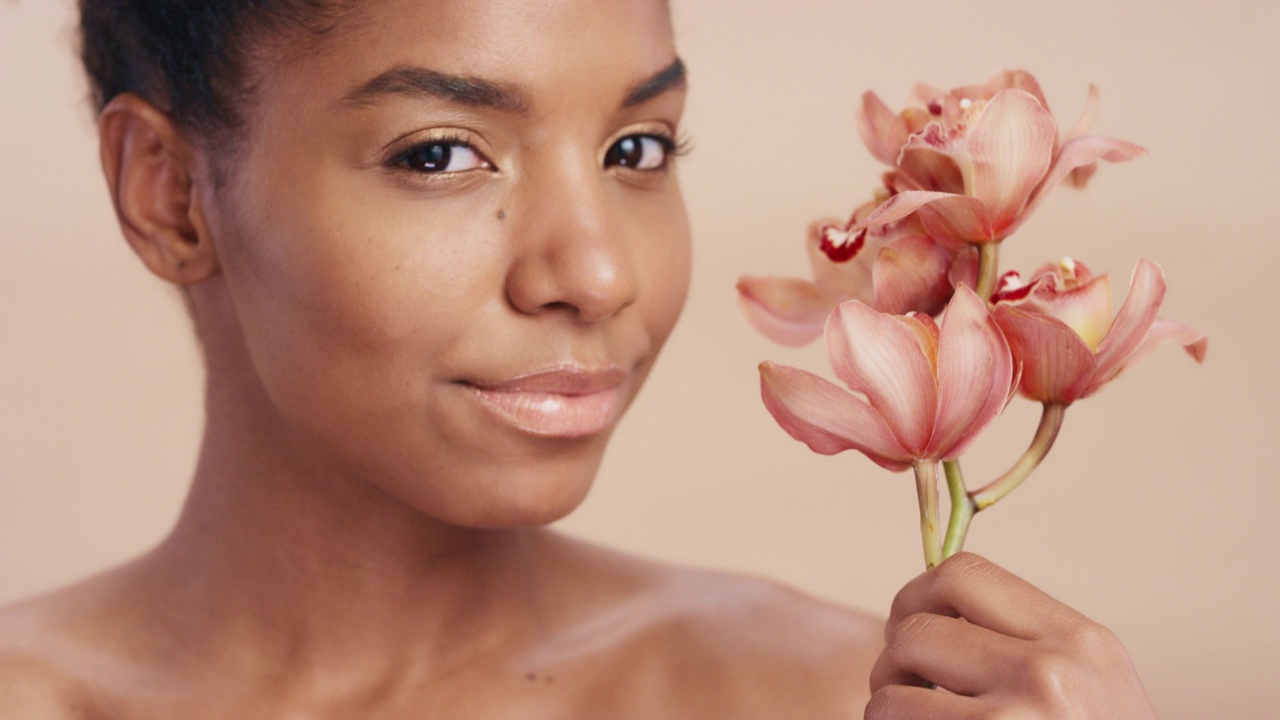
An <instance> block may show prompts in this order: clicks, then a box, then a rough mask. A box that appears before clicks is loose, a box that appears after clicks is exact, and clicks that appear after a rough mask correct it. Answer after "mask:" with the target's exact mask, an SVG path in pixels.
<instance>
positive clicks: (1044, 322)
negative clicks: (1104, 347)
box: [992, 305, 1097, 403]
mask: <svg viewBox="0 0 1280 720" xmlns="http://www.w3.org/2000/svg"><path fill="white" fill-rule="evenodd" d="M992 314H993V315H994V317H995V320H996V324H998V325H999V326H1000V329H1001V330H1003V331H1004V336H1005V339H1007V340H1008V341H1009V348H1010V349H1011V350H1012V351H1013V355H1014V357H1015V358H1017V359H1019V360H1021V362H1022V378H1021V380H1020V381H1019V383H1018V389H1019V390H1021V391H1022V394H1023V395H1025V396H1027V397H1028V398H1031V399H1032V400H1038V401H1040V402H1059V403H1070V402H1072V401H1074V400H1076V399H1078V397H1079V393H1080V392H1081V389H1082V386H1083V385H1084V384H1085V383H1086V382H1088V380H1089V378H1090V377H1091V376H1092V374H1093V371H1094V369H1095V368H1096V367H1097V360H1096V359H1095V358H1094V355H1093V351H1092V350H1090V349H1089V348H1088V346H1086V345H1085V343H1084V341H1083V340H1081V339H1080V336H1079V335H1078V334H1076V332H1075V331H1074V330H1072V329H1071V328H1070V327H1069V326H1068V325H1067V324H1066V323H1064V322H1062V321H1061V320H1059V319H1057V318H1054V317H1050V316H1046V315H1041V314H1039V313H1037V312H1028V311H1026V310H1024V309H1022V308H1020V307H1016V306H1010V305H997V306H996V309H995V311H994V312H993V313H992Z"/></svg>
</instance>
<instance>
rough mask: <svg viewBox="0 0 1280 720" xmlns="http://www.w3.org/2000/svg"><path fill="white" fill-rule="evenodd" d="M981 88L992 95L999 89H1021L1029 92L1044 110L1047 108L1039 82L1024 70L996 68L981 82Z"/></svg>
mask: <svg viewBox="0 0 1280 720" xmlns="http://www.w3.org/2000/svg"><path fill="white" fill-rule="evenodd" d="M982 88H983V89H984V90H985V91H986V92H987V93H988V95H987V97H992V96H994V95H996V94H997V93H999V92H1000V91H1001V90H1009V89H1013V90H1021V91H1023V92H1026V93H1030V94H1031V96H1032V97H1034V98H1035V99H1036V100H1037V101H1038V102H1039V103H1040V107H1042V108H1044V109H1045V110H1048V109H1049V101H1048V100H1047V99H1046V98H1045V96H1044V91H1043V90H1041V89H1040V83H1039V82H1038V81H1036V79H1035V77H1034V76H1032V74H1031V73H1029V72H1027V71H1026V70H997V71H996V72H994V73H992V74H991V75H989V76H987V79H986V80H985V81H984V82H983V83H982Z"/></svg>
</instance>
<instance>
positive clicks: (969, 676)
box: [871, 613, 1029, 696]
mask: <svg viewBox="0 0 1280 720" xmlns="http://www.w3.org/2000/svg"><path fill="white" fill-rule="evenodd" d="M1028 645H1029V643H1028V642H1027V641H1025V640H1018V639H1014V638H1011V637H1009V636H1007V635H1002V634H1000V633H997V632H993V631H991V630H988V629H986V628H983V627H979V626H977V625H974V624H972V623H969V622H966V621H964V620H960V619H958V618H953V617H947V616H945V615H932V614H925V613H920V614H916V615H908V616H907V617H906V618H904V619H903V620H902V622H900V623H898V625H897V627H896V628H895V629H894V631H893V633H892V634H891V635H890V636H889V638H888V639H887V643H886V644H885V648H884V650H883V651H882V652H881V653H880V657H879V658H877V659H876V664H875V667H874V668H872V670H871V691H872V692H875V691H877V690H880V689H881V688H884V687H887V686H890V685H920V684H921V682H922V681H925V680H927V681H929V682H932V683H934V684H936V685H938V686H940V687H944V688H946V689H947V690H950V691H951V692H954V693H959V694H961V695H975V696H976V695H980V694H982V693H985V692H988V691H990V690H991V689H992V688H993V683H995V682H999V681H1000V679H1001V678H1006V677H1009V676H1010V675H1011V674H1012V673H1015V672H1017V669H1018V666H1019V665H1020V664H1022V662H1023V659H1024V658H1025V656H1026V651H1027V650H1028V649H1029V648H1028V647H1027V646H1028Z"/></svg>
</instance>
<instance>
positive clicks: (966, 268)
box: [947, 246, 978, 288]
mask: <svg viewBox="0 0 1280 720" xmlns="http://www.w3.org/2000/svg"><path fill="white" fill-rule="evenodd" d="M947 280H948V281H949V282H950V283H951V287H953V288H954V287H956V286H957V285H959V284H960V283H964V284H965V285H968V286H969V287H977V286H978V248H976V247H972V246H971V247H967V248H965V249H963V250H961V251H960V253H959V254H958V255H956V259H955V261H954V262H952V263H951V270H950V271H948V272H947Z"/></svg>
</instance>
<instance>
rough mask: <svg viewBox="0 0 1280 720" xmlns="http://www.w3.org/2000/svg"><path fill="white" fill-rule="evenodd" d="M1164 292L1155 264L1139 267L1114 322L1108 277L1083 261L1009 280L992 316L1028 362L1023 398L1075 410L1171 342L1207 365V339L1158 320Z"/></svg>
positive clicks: (1143, 263) (996, 298) (1008, 277)
mask: <svg viewBox="0 0 1280 720" xmlns="http://www.w3.org/2000/svg"><path fill="white" fill-rule="evenodd" d="M1164 294H1165V282H1164V273H1163V272H1161V270H1160V267H1159V266H1158V265H1156V264H1155V263H1153V262H1151V261H1150V260H1140V261H1138V265H1137V267H1136V268H1135V269H1134V271H1133V279H1132V281H1131V283H1130V287H1129V296H1128V297H1127V298H1126V299H1125V301H1124V304H1123V305H1122V306H1121V308H1120V312H1119V313H1118V314H1117V315H1116V316H1115V318H1114V319H1113V318H1112V315H1111V287H1110V284H1109V282H1108V280H1107V276H1106V275H1105V274H1103V275H1098V276H1094V275H1093V274H1092V273H1091V272H1090V271H1089V269H1088V268H1087V267H1085V266H1084V265H1083V264H1081V263H1078V262H1074V261H1072V260H1069V259H1068V260H1063V261H1062V262H1061V263H1059V264H1058V265H1057V266H1052V265H1050V266H1047V267H1044V268H1041V269H1040V270H1039V271H1037V273H1036V274H1035V276H1033V278H1032V280H1031V281H1030V282H1028V283H1025V284H1023V283H1022V282H1021V280H1020V279H1019V278H1018V277H1017V275H1016V273H1009V274H1007V275H1006V276H1005V278H1004V279H1003V280H1002V286H1001V288H999V290H998V291H997V293H996V294H995V296H994V297H993V300H994V301H995V303H996V305H995V310H994V312H993V315H994V317H995V320H996V322H997V323H998V324H999V325H1000V328H1001V329H1002V330H1003V331H1004V334H1005V337H1006V338H1008V341H1009V345H1010V347H1011V348H1012V350H1013V353H1014V356H1015V357H1017V358H1019V359H1020V360H1021V362H1022V368H1023V370H1022V379H1021V381H1020V383H1019V390H1020V391H1021V393H1022V394H1023V395H1025V396H1026V397H1028V398H1031V399H1033V400H1039V401H1041V402H1051V403H1060V404H1063V405H1066V404H1070V403H1072V402H1074V401H1076V400H1080V399H1083V398H1086V397H1089V396H1090V395H1092V394H1093V393H1095V392H1097V391H1098V390H1100V389H1101V388H1102V387H1103V386H1104V385H1106V384H1107V383H1108V382H1111V380H1113V379H1114V378H1115V377H1116V376H1117V375H1118V374H1120V372H1121V371H1123V370H1124V369H1125V368H1127V367H1129V366H1130V365H1133V364H1134V363H1135V362H1137V361H1138V360H1140V359H1141V358H1143V357H1145V356H1146V355H1147V354H1149V353H1150V352H1151V351H1153V350H1154V349H1155V348H1156V347H1157V346H1159V345H1161V344H1163V343H1166V342H1176V343H1178V344H1180V345H1182V347H1183V349H1184V350H1186V352H1187V354H1189V355H1190V356H1191V357H1193V358H1195V360H1196V362H1203V361H1204V357H1205V352H1206V350H1207V348H1208V342H1209V341H1208V339H1207V338H1206V337H1205V336H1204V335H1203V334H1202V333H1199V332H1196V331H1195V330H1192V329H1191V328H1189V327H1187V326H1185V325H1182V324H1180V323H1176V322H1173V321H1172V320H1165V319H1163V318H1158V317H1156V315H1157V313H1158V312H1159V311H1160V304H1161V302H1163V300H1164Z"/></svg>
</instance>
